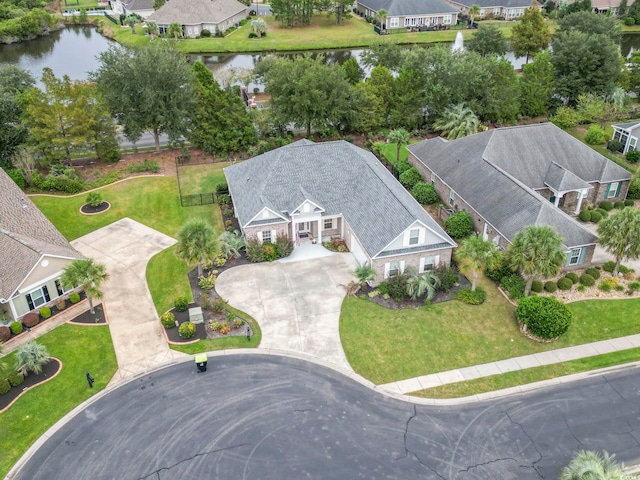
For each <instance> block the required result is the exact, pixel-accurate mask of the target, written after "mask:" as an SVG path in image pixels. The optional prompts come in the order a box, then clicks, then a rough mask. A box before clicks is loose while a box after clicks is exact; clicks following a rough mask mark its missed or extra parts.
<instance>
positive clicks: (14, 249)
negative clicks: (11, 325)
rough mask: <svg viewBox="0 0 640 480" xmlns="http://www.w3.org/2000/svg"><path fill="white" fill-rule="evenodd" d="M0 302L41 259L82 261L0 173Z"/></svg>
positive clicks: (19, 191)
mask: <svg viewBox="0 0 640 480" xmlns="http://www.w3.org/2000/svg"><path fill="white" fill-rule="evenodd" d="M0 192H2V193H1V194H0V299H5V300H8V299H9V298H11V296H12V295H13V294H14V293H15V291H16V289H17V288H18V287H19V286H20V284H21V283H22V282H23V281H24V279H25V278H26V277H27V275H28V274H29V272H30V271H31V270H32V268H33V267H34V266H35V265H36V262H38V261H39V260H40V258H42V256H45V255H48V256H54V257H63V258H73V259H75V258H82V255H81V254H80V253H78V252H77V251H76V250H75V249H74V248H73V247H72V246H71V245H70V244H69V242H67V240H66V239H65V238H64V237H63V236H62V234H61V233H60V232H58V230H56V228H55V227H54V226H53V225H52V224H51V222H49V220H47V218H46V217H45V216H44V214H43V213H42V212H41V211H40V210H38V208H37V207H36V206H35V205H34V204H33V202H31V200H29V197H27V196H26V195H25V194H24V193H23V192H22V190H20V188H19V187H18V186H17V185H16V184H15V182H14V181H13V180H11V178H10V177H9V176H8V175H7V174H6V173H5V172H4V170H2V169H0Z"/></svg>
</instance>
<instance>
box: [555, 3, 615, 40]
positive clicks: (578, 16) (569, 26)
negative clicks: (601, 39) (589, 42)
mask: <svg viewBox="0 0 640 480" xmlns="http://www.w3.org/2000/svg"><path fill="white" fill-rule="evenodd" d="M558 30H560V31H563V32H568V31H571V30H578V31H580V32H584V33H588V34H589V35H605V36H607V37H609V38H610V39H611V41H612V42H615V43H616V44H617V43H619V42H620V37H621V35H622V33H621V31H620V25H619V23H618V21H617V20H616V19H615V18H614V17H609V16H607V15H602V14H598V13H593V12H591V11H580V12H575V13H572V14H570V15H567V16H565V17H563V18H561V19H560V20H558Z"/></svg>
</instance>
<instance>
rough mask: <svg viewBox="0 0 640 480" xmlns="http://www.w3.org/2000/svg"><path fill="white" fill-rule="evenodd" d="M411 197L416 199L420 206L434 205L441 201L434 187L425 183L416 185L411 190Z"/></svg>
mask: <svg viewBox="0 0 640 480" xmlns="http://www.w3.org/2000/svg"><path fill="white" fill-rule="evenodd" d="M411 195H413V196H414V197H415V199H416V200H417V201H418V203H419V204H420V205H433V204H434V203H436V202H437V201H438V200H439V199H440V197H438V192H436V189H435V188H434V187H433V185H431V184H430V183H425V182H418V183H416V184H415V186H414V187H413V189H412V190H411Z"/></svg>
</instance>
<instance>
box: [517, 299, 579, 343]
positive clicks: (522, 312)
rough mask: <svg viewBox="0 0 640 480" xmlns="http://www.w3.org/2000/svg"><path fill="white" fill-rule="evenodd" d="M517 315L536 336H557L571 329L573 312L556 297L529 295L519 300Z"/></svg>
mask: <svg viewBox="0 0 640 480" xmlns="http://www.w3.org/2000/svg"><path fill="white" fill-rule="evenodd" d="M516 316H517V317H518V319H519V320H520V321H521V322H522V323H524V324H525V325H526V326H527V328H528V329H529V330H530V331H531V333H533V334H534V335H535V336H537V337H540V338H557V337H559V336H561V335H562V334H564V333H565V332H566V331H567V330H568V329H569V325H571V317H572V313H571V310H569V308H567V306H566V305H565V304H564V303H562V302H559V301H558V300H556V299H555V298H554V297H529V298H523V299H521V300H520V301H519V302H518V307H517V308H516Z"/></svg>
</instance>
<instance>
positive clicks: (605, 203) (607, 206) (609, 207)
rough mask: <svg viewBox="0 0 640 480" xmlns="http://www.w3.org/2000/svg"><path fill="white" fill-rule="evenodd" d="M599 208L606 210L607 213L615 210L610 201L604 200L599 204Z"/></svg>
mask: <svg viewBox="0 0 640 480" xmlns="http://www.w3.org/2000/svg"><path fill="white" fill-rule="evenodd" d="M598 208H601V209H603V210H606V211H607V212H609V211H611V210H613V203H611V202H610V201H608V200H604V201H603V202H600V203H599V204H598Z"/></svg>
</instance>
